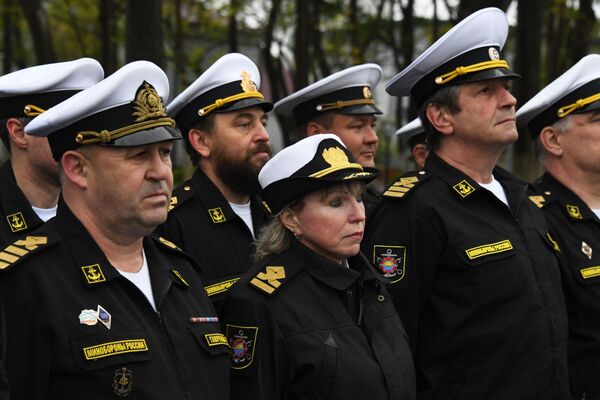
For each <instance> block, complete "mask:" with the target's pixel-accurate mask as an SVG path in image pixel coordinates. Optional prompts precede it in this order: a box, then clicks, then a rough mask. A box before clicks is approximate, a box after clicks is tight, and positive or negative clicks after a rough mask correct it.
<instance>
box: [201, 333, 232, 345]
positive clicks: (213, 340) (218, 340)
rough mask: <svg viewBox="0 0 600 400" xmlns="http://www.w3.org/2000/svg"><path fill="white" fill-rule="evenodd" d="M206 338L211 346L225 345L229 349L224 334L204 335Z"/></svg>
mask: <svg viewBox="0 0 600 400" xmlns="http://www.w3.org/2000/svg"><path fill="white" fill-rule="evenodd" d="M204 337H205V338H206V343H207V344H208V345H209V346H218V345H225V346H227V347H229V343H228V342H227V338H226V337H225V335H223V334H222V333H207V334H206V335H204Z"/></svg>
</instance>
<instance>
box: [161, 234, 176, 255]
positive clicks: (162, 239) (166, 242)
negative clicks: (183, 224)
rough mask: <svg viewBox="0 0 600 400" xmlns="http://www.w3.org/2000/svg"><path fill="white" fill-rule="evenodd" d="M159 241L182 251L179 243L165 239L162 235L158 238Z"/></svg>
mask: <svg viewBox="0 0 600 400" xmlns="http://www.w3.org/2000/svg"><path fill="white" fill-rule="evenodd" d="M158 241H159V242H161V243H162V244H164V245H165V246H167V247H168V248H170V249H173V250H179V251H181V249H180V248H179V247H177V245H176V244H175V243H173V242H171V241H169V240H167V239H165V238H164V237H162V236H161V237H159V238H158Z"/></svg>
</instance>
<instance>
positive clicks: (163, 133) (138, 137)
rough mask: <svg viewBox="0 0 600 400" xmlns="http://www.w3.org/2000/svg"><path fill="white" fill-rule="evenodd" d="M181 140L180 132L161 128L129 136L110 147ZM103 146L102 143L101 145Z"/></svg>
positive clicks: (164, 127) (167, 127)
mask: <svg viewBox="0 0 600 400" xmlns="http://www.w3.org/2000/svg"><path fill="white" fill-rule="evenodd" d="M178 139H181V133H180V132H179V130H177V129H175V128H173V127H170V126H159V127H156V128H152V129H146V130H143V131H138V132H134V133H131V134H129V135H126V136H123V137H120V138H118V139H115V141H114V142H112V143H111V144H109V146H116V147H132V146H142V145H145V144H152V143H160V142H166V141H170V140H178ZM100 144H101V143H100Z"/></svg>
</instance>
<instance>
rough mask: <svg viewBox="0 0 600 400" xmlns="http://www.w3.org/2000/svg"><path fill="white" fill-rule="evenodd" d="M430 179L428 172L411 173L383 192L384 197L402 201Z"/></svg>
mask: <svg viewBox="0 0 600 400" xmlns="http://www.w3.org/2000/svg"><path fill="white" fill-rule="evenodd" d="M427 178H429V173H428V172H427V171H418V172H410V173H408V174H407V175H404V176H403V177H402V178H400V179H398V180H397V181H396V182H394V183H392V184H391V185H390V187H388V188H387V190H386V191H385V192H383V197H388V198H396V199H401V198H404V197H406V195H407V194H408V193H410V192H411V191H413V190H414V189H415V188H416V187H417V186H418V185H419V184H420V183H422V182H424V181H425V180H427Z"/></svg>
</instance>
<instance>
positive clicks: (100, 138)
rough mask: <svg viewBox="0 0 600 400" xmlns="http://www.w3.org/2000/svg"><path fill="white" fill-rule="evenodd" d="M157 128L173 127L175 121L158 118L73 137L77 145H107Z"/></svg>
mask: <svg viewBox="0 0 600 400" xmlns="http://www.w3.org/2000/svg"><path fill="white" fill-rule="evenodd" d="M158 126H173V127H174V126H175V121H174V120H173V119H171V118H160V119H154V120H150V121H144V122H138V123H137V124H132V125H128V126H124V127H122V128H119V129H115V130H114V131H107V130H106V129H103V130H101V131H100V132H95V131H83V132H78V133H77V136H75V141H76V142H77V143H78V144H94V143H108V142H110V141H111V140H115V139H118V138H120V137H123V136H127V135H129V134H131V133H135V132H139V131H143V130H146V129H152V128H156V127H158Z"/></svg>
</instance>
